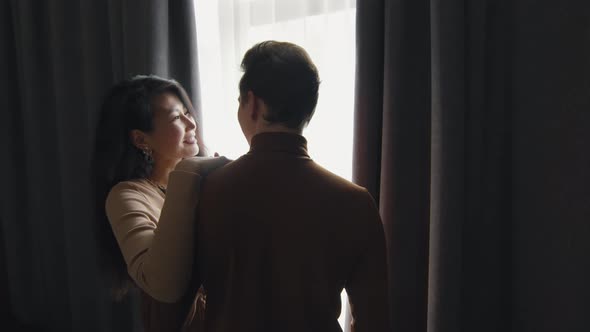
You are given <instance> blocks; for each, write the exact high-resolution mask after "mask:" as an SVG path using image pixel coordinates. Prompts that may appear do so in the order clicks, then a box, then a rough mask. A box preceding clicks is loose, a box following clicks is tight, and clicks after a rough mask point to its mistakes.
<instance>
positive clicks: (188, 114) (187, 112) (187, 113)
mask: <svg viewBox="0 0 590 332" xmlns="http://www.w3.org/2000/svg"><path fill="white" fill-rule="evenodd" d="M184 115H186V116H192V114H191V112H189V110H186V111H185V112H184Z"/></svg>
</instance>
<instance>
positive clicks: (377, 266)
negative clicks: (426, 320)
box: [346, 192, 391, 332]
mask: <svg viewBox="0 0 590 332" xmlns="http://www.w3.org/2000/svg"><path fill="white" fill-rule="evenodd" d="M364 200H365V202H363V204H364V207H365V208H364V209H363V211H365V215H366V227H367V232H366V239H365V248H364V251H363V252H362V253H361V255H360V257H359V258H358V261H357V262H356V264H355V266H354V268H353V270H352V273H351V275H350V276H349V278H348V280H347V282H346V292H347V293H348V298H349V302H350V310H351V314H352V322H351V327H352V331H353V332H365V331H367V332H381V331H383V332H390V331H391V328H390V321H389V300H388V295H389V287H388V279H387V252H386V245H385V232H384V230H383V224H382V222H381V217H380V216H379V211H378V210H377V207H376V206H375V202H374V201H373V198H372V197H371V196H370V194H369V193H368V192H366V197H365V199H364Z"/></svg>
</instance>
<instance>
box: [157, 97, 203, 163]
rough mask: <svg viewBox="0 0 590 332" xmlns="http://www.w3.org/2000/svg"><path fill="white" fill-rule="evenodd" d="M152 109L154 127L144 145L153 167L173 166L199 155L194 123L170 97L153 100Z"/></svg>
mask: <svg viewBox="0 0 590 332" xmlns="http://www.w3.org/2000/svg"><path fill="white" fill-rule="evenodd" d="M152 109H153V124H154V127H153V130H152V131H151V132H150V133H147V134H146V142H147V144H148V146H149V147H150V149H152V156H153V158H154V163H155V164H156V165H157V164H175V163H177V162H178V161H180V160H181V159H182V158H188V157H193V156H195V155H196V154H197V153H199V146H198V145H197V137H196V128H197V126H196V124H195V119H193V116H192V114H191V113H190V112H189V111H188V109H187V108H186V107H185V106H184V104H183V103H182V102H181V101H180V99H178V97H177V96H176V95H175V94H174V93H171V92H164V93H162V94H160V95H158V96H156V97H154V99H153V100H152Z"/></svg>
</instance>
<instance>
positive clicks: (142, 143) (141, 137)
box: [129, 129, 149, 150]
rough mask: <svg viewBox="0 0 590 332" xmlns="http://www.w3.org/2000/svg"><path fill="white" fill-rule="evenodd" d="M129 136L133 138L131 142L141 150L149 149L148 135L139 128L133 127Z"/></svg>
mask: <svg viewBox="0 0 590 332" xmlns="http://www.w3.org/2000/svg"><path fill="white" fill-rule="evenodd" d="M129 138H130V139H131V143H132V144H133V145H134V146H135V147H136V148H138V149H140V150H145V149H149V145H148V143H147V139H146V135H145V133H144V132H142V131H141V130H138V129H133V130H132V131H131V132H130V133H129Z"/></svg>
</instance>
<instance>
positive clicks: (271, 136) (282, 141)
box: [248, 132, 309, 157]
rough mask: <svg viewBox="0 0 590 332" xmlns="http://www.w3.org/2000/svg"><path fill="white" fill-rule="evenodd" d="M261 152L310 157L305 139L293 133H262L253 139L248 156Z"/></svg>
mask: <svg viewBox="0 0 590 332" xmlns="http://www.w3.org/2000/svg"><path fill="white" fill-rule="evenodd" d="M259 152H285V153H289V154H295V155H299V156H305V157H309V155H308V153H307V140H306V139H305V137H303V136H301V135H298V134H291V133H278V132H269V133H260V134H256V135H255V136H254V137H252V140H251V142H250V151H249V152H248V154H256V153H259Z"/></svg>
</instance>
